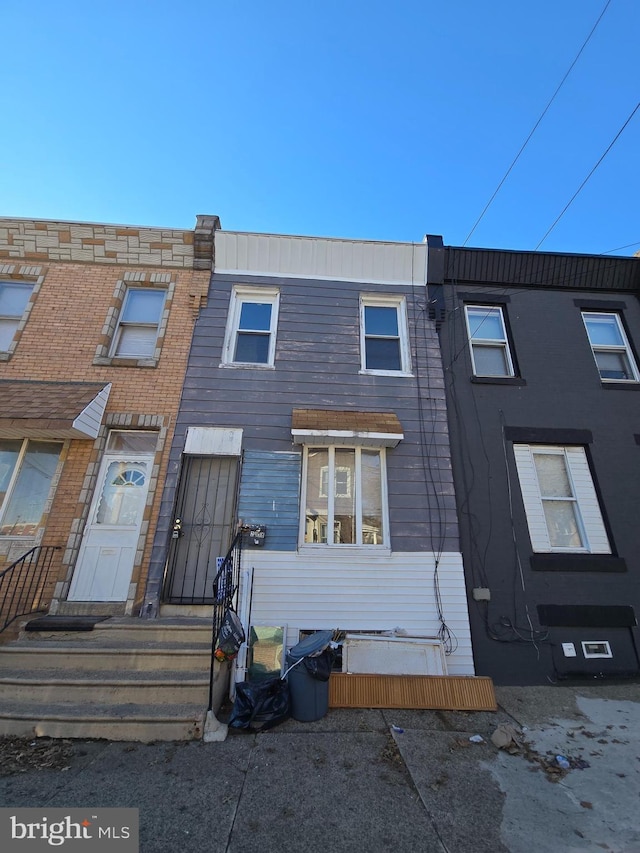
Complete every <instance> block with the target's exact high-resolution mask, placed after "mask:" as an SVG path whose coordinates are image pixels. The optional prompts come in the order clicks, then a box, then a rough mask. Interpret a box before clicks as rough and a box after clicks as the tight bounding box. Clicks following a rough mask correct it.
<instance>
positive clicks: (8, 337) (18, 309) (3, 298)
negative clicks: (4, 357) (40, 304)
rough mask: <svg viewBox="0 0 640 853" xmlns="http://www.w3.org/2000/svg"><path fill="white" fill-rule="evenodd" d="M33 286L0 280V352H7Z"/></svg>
mask: <svg viewBox="0 0 640 853" xmlns="http://www.w3.org/2000/svg"><path fill="white" fill-rule="evenodd" d="M33 288H34V285H33V284H26V283H24V282H18V281H0V352H8V350H9V348H10V346H11V343H12V342H13V338H14V337H15V334H16V332H17V330H18V326H19V324H20V321H21V320H22V317H23V314H24V312H25V310H26V307H27V304H28V302H29V299H30V297H31V293H32V292H33Z"/></svg>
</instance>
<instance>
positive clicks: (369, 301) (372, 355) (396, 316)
mask: <svg viewBox="0 0 640 853" xmlns="http://www.w3.org/2000/svg"><path fill="white" fill-rule="evenodd" d="M360 343H361V351H362V370H365V371H371V372H373V373H383V374H387V373H389V374H393V373H409V372H410V370H411V367H410V362H409V343H408V333H407V315H406V306H405V301H404V299H402V298H396V297H375V296H363V297H362V298H361V301H360Z"/></svg>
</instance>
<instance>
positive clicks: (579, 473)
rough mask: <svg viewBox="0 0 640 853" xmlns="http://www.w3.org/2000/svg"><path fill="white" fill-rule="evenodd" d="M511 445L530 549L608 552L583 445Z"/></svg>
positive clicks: (606, 538)
mask: <svg viewBox="0 0 640 853" xmlns="http://www.w3.org/2000/svg"><path fill="white" fill-rule="evenodd" d="M513 449H514V454H515V459H516V466H517V469H518V476H519V478H520V486H521V489H522V497H523V502H524V506H525V511H526V515H527V522H528V526H529V535H530V538H531V544H532V546H533V550H534V551H536V552H554V551H558V552H574V551H575V552H583V553H592V554H610V553H611V547H610V545H609V540H608V537H607V533H606V529H605V526H604V521H603V518H602V513H601V511H600V505H599V502H598V497H597V494H596V491H595V487H594V484H593V479H592V477H591V471H590V469H589V464H588V461H587V457H586V454H585V451H584V448H583V447H576V446H569V447H563V446H556V445H554V446H544V445H528V444H514V447H513Z"/></svg>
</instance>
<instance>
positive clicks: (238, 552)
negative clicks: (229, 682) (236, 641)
mask: <svg viewBox="0 0 640 853" xmlns="http://www.w3.org/2000/svg"><path fill="white" fill-rule="evenodd" d="M245 532H246V531H245V529H244V528H240V530H238V532H237V533H236V535H235V537H234V540H233V542H232V543H231V547H230V548H229V550H228V551H227V556H226V557H225V558H224V560H223V561H222V564H221V566H220V568H219V569H218V572H217V574H216V576H215V578H214V581H213V633H212V636H211V669H210V672H209V711H213V684H214V681H215V678H214V670H215V660H216V659H215V650H216V646H217V644H218V639H219V637H220V628H221V627H222V620H223V619H224V615H225V613H226V612H227V610H228V609H229V608H232V609H233V610H237V607H238V591H239V588H240V560H241V559H242V540H243V536H244V534H245Z"/></svg>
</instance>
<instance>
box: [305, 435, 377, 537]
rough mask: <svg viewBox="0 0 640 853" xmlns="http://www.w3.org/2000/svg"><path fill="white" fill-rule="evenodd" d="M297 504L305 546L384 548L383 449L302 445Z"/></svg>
mask: <svg viewBox="0 0 640 853" xmlns="http://www.w3.org/2000/svg"><path fill="white" fill-rule="evenodd" d="M330 483H332V484H333V488H329V484H330ZM302 506H303V507H304V514H303V517H302V519H301V528H302V529H301V532H300V538H301V542H302V543H303V544H305V545H327V546H335V545H367V546H369V545H373V546H375V545H385V546H387V547H388V541H389V537H388V512H387V497H386V469H385V451H384V448H368V447H342V446H328V447H305V451H304V470H303V493H302Z"/></svg>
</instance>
